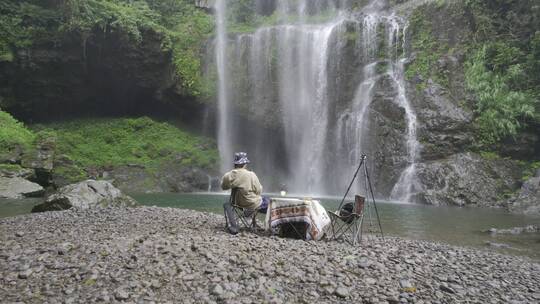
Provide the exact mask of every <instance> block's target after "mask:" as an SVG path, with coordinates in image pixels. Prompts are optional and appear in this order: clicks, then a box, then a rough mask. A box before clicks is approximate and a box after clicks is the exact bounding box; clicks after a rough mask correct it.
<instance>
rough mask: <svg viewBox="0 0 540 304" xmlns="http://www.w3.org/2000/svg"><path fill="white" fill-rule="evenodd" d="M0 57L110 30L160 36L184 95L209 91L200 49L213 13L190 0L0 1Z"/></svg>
mask: <svg viewBox="0 0 540 304" xmlns="http://www.w3.org/2000/svg"><path fill="white" fill-rule="evenodd" d="M0 13H1V16H0V61H12V60H13V59H14V54H15V53H16V51H17V50H18V49H24V48H28V47H31V46H32V45H33V44H34V43H49V44H56V43H58V41H61V38H62V37H66V36H73V35H75V36H79V37H80V39H81V45H83V47H84V45H85V44H86V42H87V40H88V39H91V38H92V36H93V35H95V34H97V33H100V32H101V33H102V32H105V31H107V30H109V31H116V32H120V33H124V34H126V35H127V36H128V37H129V39H131V40H132V41H133V43H144V33H145V32H149V33H150V35H158V36H159V37H161V40H162V49H163V51H164V52H171V56H172V61H173V62H172V63H173V65H174V66H175V68H176V74H177V76H178V78H179V80H180V81H181V83H182V87H183V89H184V91H185V92H186V94H189V95H193V96H201V95H208V94H210V93H211V92H210V89H209V88H207V86H206V85H207V84H206V82H205V81H204V80H203V77H202V76H201V60H200V55H199V54H200V50H201V48H202V43H203V42H204V40H205V39H206V38H207V37H208V35H209V34H210V33H211V32H212V30H213V22H212V17H211V16H209V15H207V14H206V13H205V12H203V11H201V10H199V9H197V8H195V6H194V4H193V1H190V0H164V1H158V0H146V1H143V0H134V1H132V0H65V1H50V2H44V1H37V0H27V1H8V0H0Z"/></svg>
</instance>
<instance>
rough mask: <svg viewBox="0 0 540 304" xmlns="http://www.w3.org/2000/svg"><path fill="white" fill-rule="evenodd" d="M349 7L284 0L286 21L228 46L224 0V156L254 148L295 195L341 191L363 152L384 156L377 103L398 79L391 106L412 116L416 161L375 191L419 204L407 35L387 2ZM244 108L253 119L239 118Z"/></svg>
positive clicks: (410, 149)
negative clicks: (403, 54) (414, 194)
mask: <svg viewBox="0 0 540 304" xmlns="http://www.w3.org/2000/svg"><path fill="white" fill-rule="evenodd" d="M345 2H346V1H331V0H278V2H277V5H276V8H275V12H274V14H276V15H277V17H278V18H276V19H277V20H278V22H277V23H275V24H273V25H270V26H262V27H260V28H258V29H256V30H255V31H254V32H252V33H243V34H236V35H235V36H236V38H235V39H229V40H227V39H226V31H225V21H224V18H225V16H227V14H226V12H225V7H224V0H218V1H217V5H216V15H217V19H218V39H217V41H216V53H217V55H216V60H217V67H218V76H219V78H220V81H219V102H218V104H219V107H218V111H219V115H218V119H219V124H218V144H219V149H220V154H221V156H222V160H224V161H225V162H226V163H228V162H230V157H231V156H232V146H233V144H234V146H238V147H244V148H242V150H246V151H248V152H249V153H251V154H252V159H254V160H255V161H254V163H253V165H254V167H255V168H256V171H257V173H258V175H259V176H260V177H261V179H262V180H267V181H268V182H267V183H270V182H272V183H273V184H274V189H276V188H277V185H282V184H285V185H286V188H287V189H288V190H289V192H290V193H309V194H310V195H317V194H319V195H320V194H330V195H336V194H340V193H342V192H343V191H344V186H345V185H346V184H347V182H346V181H347V180H349V179H350V177H351V176H350V174H352V172H353V171H354V168H355V167H356V166H357V165H358V162H359V160H360V156H361V155H362V154H363V153H368V154H370V153H371V154H374V153H376V151H375V150H374V149H375V148H374V144H373V143H374V142H376V141H377V140H378V139H377V138H376V132H377V130H378V128H379V127H378V124H380V122H379V123H376V121H377V119H379V120H380V118H377V119H376V117H378V116H377V115H375V114H374V113H376V111H375V110H374V109H373V108H372V107H373V103H374V100H375V99H376V98H378V99H377V100H378V102H380V96H379V95H380V94H381V90H383V88H382V87H381V83H383V82H385V81H386V80H388V81H389V82H391V83H393V84H394V85H393V86H392V88H386V89H388V90H393V91H395V97H393V99H392V100H391V101H390V102H392V101H393V103H394V104H396V105H397V106H399V107H401V108H403V109H404V110H405V117H403V118H402V119H404V120H405V121H406V126H407V130H403V135H402V136H403V139H404V140H403V143H404V150H406V152H404V153H406V155H404V156H403V157H404V158H406V164H404V163H396V166H397V165H400V166H405V167H406V169H404V170H403V172H402V174H401V176H399V175H394V176H391V177H390V180H384V181H383V180H382V178H381V181H379V182H378V183H376V184H375V187H376V188H377V187H380V188H381V189H383V188H384V187H386V189H388V190H386V191H387V193H386V195H385V194H384V190H381V191H379V193H382V194H380V195H381V196H384V198H388V197H390V192H392V195H391V197H392V198H394V199H398V200H409V199H410V194H411V191H412V189H413V186H412V185H413V184H414V179H415V166H414V164H415V162H416V160H417V158H418V157H417V154H418V142H417V140H416V116H415V113H414V110H413V109H412V106H411V105H410V103H409V102H408V100H407V97H406V94H405V93H406V92H405V80H404V76H403V72H404V71H403V68H404V61H403V60H402V59H401V58H400V56H399V52H400V50H401V49H403V45H402V42H404V40H403V41H398V40H400V39H399V37H400V35H402V34H403V33H404V31H405V30H406V29H405V27H404V26H403V21H402V20H401V19H400V18H398V17H396V16H394V15H391V14H388V13H385V12H383V11H380V8H379V7H380V5H379V4H378V3H379V2H378V1H374V2H373V3H372V4H371V5H369V6H368V7H367V8H366V10H365V11H363V12H360V13H351V12H350V11H347V10H345V9H343V8H344V7H346V4H344V3H345ZM318 16H319V17H320V16H324V18H316V17H318ZM320 19H324V20H320ZM314 20H316V21H314ZM231 36H232V35H231ZM385 50H386V51H385ZM381 54H386V55H384V56H383V57H384V58H381ZM225 56H228V57H227V59H228V62H229V64H228V65H225ZM227 67H229V69H230V70H228V69H227ZM354 88H355V89H354ZM349 92H350V93H349ZM229 100H230V101H233V100H234V105H233V104H232V103H231V104H229ZM384 102H386V101H384ZM233 107H234V110H232V108H233ZM234 111H238V112H242V113H244V117H249V118H248V119H247V121H240V120H239V119H238V118H235V119H232V117H236V116H232V113H233V112H234ZM379 116H380V115H379ZM263 129H271V130H274V131H273V133H264V131H261V130H263ZM399 132H401V131H399ZM268 134H271V135H270V136H268ZM277 134H279V136H275V135H277ZM385 153H397V154H399V153H401V152H399V151H396V152H393V151H385ZM396 159H401V158H399V157H396ZM222 169H223V170H224V169H225V168H222ZM375 175H377V172H375ZM392 181H393V182H392ZM385 183H386V184H388V183H391V184H390V185H386V186H385ZM263 184H264V182H263ZM394 184H395V185H394ZM268 188H272V186H270V187H268ZM268 188H267V189H268ZM392 188H393V189H392ZM361 189H362V186H361V185H360V183H359V184H358V185H355V189H354V190H355V191H360V190H361ZM276 190H277V189H276ZM390 190H392V191H390Z"/></svg>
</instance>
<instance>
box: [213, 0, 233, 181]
mask: <svg viewBox="0 0 540 304" xmlns="http://www.w3.org/2000/svg"><path fill="white" fill-rule="evenodd" d="M225 1H226V0H216V3H215V11H216V27H217V39H216V65H217V71H218V79H219V80H218V117H217V120H218V123H217V125H218V132H217V133H218V134H217V140H218V150H219V155H220V164H221V171H222V172H224V171H226V170H227V169H228V168H229V167H230V165H229V164H230V163H231V160H232V156H233V151H232V145H231V141H230V140H229V136H230V135H231V134H233V132H232V127H231V124H230V122H229V118H230V116H231V113H230V110H229V108H230V106H229V96H228V95H229V94H228V72H227V63H226V57H227V28H226V18H227V12H226V6H225Z"/></svg>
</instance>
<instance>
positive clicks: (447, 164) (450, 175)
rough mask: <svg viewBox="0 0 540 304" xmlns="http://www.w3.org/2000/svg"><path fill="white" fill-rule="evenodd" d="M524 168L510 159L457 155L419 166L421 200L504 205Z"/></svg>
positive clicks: (468, 154)
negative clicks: (506, 197)
mask: <svg viewBox="0 0 540 304" xmlns="http://www.w3.org/2000/svg"><path fill="white" fill-rule="evenodd" d="M520 174H521V170H520V167H519V165H518V164H517V163H516V162H514V161H510V160H504V159H496V160H488V159H485V158H482V157H480V156H479V155H477V154H474V153H460V154H455V155H453V156H451V157H449V158H446V159H443V160H435V161H430V162H425V163H422V164H419V165H418V178H419V180H420V183H421V184H422V187H423V188H422V189H421V193H420V194H419V195H418V197H417V199H418V201H420V202H422V203H425V204H430V205H458V206H465V205H473V206H486V207H505V200H504V198H505V195H508V194H509V193H512V192H514V191H516V190H517V189H518V188H519V183H518V180H519V177H520Z"/></svg>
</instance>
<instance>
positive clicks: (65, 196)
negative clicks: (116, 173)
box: [32, 180, 137, 212]
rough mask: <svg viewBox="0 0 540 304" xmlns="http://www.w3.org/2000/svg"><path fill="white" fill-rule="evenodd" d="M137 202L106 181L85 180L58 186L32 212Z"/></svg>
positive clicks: (127, 204) (133, 204)
mask: <svg viewBox="0 0 540 304" xmlns="http://www.w3.org/2000/svg"><path fill="white" fill-rule="evenodd" d="M136 205H137V203H136V202H135V200H133V199H132V198H131V197H129V196H127V195H125V194H123V193H122V192H121V191H120V190H118V189H117V188H115V187H114V186H113V185H112V184H111V183H109V182H107V181H95V180H87V181H84V182H80V183H77V184H72V185H68V186H65V187H62V188H60V190H58V192H57V193H55V194H53V195H51V196H49V197H48V198H47V199H46V201H45V202H44V203H43V204H40V205H37V206H35V207H34V208H32V212H42V211H53V210H65V209H70V208H77V209H90V208H102V207H108V206H126V207H133V206H136Z"/></svg>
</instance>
